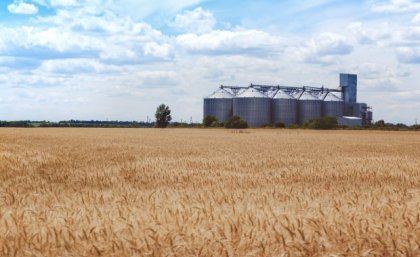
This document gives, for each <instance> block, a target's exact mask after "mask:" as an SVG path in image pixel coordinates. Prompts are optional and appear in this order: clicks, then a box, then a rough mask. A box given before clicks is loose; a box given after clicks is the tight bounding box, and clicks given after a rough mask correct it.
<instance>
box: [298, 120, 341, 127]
mask: <svg viewBox="0 0 420 257" xmlns="http://www.w3.org/2000/svg"><path fill="white" fill-rule="evenodd" d="M303 127H305V128H310V129H335V128H337V127H338V122H337V118H334V117H322V118H319V119H314V120H310V121H306V122H305V123H304V124H303Z"/></svg>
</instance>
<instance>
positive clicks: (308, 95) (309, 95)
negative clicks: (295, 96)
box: [299, 92, 319, 101]
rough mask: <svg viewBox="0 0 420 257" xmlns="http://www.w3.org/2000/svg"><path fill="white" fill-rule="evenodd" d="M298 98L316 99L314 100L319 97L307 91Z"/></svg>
mask: <svg viewBox="0 0 420 257" xmlns="http://www.w3.org/2000/svg"><path fill="white" fill-rule="evenodd" d="M299 100H305V101H316V100H319V99H318V98H317V97H316V96H314V95H313V94H311V93H309V92H303V94H302V95H301V96H300V98H299Z"/></svg>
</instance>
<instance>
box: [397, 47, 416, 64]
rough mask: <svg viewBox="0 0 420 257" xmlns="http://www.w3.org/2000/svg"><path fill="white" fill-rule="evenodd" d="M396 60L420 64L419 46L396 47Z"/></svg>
mask: <svg viewBox="0 0 420 257" xmlns="http://www.w3.org/2000/svg"><path fill="white" fill-rule="evenodd" d="M397 56H398V60H400V61H401V62H403V63H413V64H420V48H418V47H400V48H398V49H397Z"/></svg>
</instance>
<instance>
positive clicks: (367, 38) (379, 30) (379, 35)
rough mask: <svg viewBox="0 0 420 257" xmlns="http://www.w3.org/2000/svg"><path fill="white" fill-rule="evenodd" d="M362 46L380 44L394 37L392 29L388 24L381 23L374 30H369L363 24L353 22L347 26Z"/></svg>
mask: <svg viewBox="0 0 420 257" xmlns="http://www.w3.org/2000/svg"><path fill="white" fill-rule="evenodd" d="M347 27H348V28H349V30H350V32H352V33H353V34H354V35H355V36H356V38H357V41H358V42H359V43H360V44H363V45H365V44H380V43H381V42H383V41H384V40H387V39H390V38H391V37H392V33H391V28H390V26H389V24H387V23H381V24H378V25H376V26H375V27H374V28H367V27H366V26H365V24H363V23H362V22H353V23H351V24H349V25H348V26H347Z"/></svg>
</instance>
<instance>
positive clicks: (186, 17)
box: [171, 7, 216, 34]
mask: <svg viewBox="0 0 420 257" xmlns="http://www.w3.org/2000/svg"><path fill="white" fill-rule="evenodd" d="M215 24H216V19H215V18H214V16H213V14H212V13H211V12H208V11H205V10H203V9H202V8H201V7H198V8H196V9H194V10H192V11H188V10H187V11H184V12H183V13H181V14H177V15H176V17H175V20H174V22H173V23H172V24H171V25H172V26H173V27H174V28H176V29H178V30H180V31H186V32H191V33H197V34H202V33H207V32H210V31H212V30H213V28H214V26H215Z"/></svg>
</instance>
